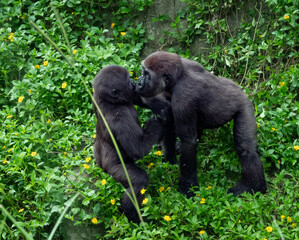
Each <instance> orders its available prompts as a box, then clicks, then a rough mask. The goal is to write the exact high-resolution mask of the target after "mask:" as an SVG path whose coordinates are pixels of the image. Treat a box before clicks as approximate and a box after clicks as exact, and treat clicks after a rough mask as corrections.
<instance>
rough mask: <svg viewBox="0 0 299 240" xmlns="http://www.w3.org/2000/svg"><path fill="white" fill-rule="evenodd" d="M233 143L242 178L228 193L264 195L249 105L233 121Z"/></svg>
mask: <svg viewBox="0 0 299 240" xmlns="http://www.w3.org/2000/svg"><path fill="white" fill-rule="evenodd" d="M234 141H235V148H236V152H237V154H238V156H239V158H240V161H241V166H242V178H241V180H240V181H239V182H238V183H237V184H236V186H234V187H232V188H230V189H229V190H228V193H233V195H234V196H237V195H239V194H241V193H243V192H249V193H256V192H262V193H265V192H266V190H267V187H266V182H265V176H264V170H263V165H262V162H261V160H260V157H259V155H258V153H257V143H256V121H255V117H254V110H253V106H252V104H251V103H248V105H247V106H245V107H244V110H243V111H242V112H239V113H238V114H237V115H236V117H235V119H234Z"/></svg>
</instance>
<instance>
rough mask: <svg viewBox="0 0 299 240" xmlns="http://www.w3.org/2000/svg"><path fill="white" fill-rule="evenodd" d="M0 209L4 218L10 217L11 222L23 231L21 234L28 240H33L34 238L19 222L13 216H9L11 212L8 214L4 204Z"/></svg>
mask: <svg viewBox="0 0 299 240" xmlns="http://www.w3.org/2000/svg"><path fill="white" fill-rule="evenodd" d="M0 209H1V210H2V213H3V215H4V216H6V217H8V218H9V220H10V221H12V223H13V224H14V225H15V226H16V227H17V228H18V229H19V230H20V231H21V233H22V234H23V235H24V236H25V237H26V239H27V240H33V237H32V236H31V235H30V234H29V233H27V232H26V230H25V229H24V228H23V227H22V226H21V225H20V223H19V222H17V221H16V220H15V219H14V218H13V216H11V215H10V214H9V212H7V210H6V209H5V208H4V206H3V205H2V204H0Z"/></svg>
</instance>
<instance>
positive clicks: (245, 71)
mask: <svg viewBox="0 0 299 240" xmlns="http://www.w3.org/2000/svg"><path fill="white" fill-rule="evenodd" d="M254 8H255V9H256V10H257V11H258V13H259V17H258V19H257V22H256V26H255V29H254V33H253V41H252V44H251V46H250V49H249V51H248V54H247V60H246V66H245V70H244V75H243V78H242V80H241V82H240V85H242V83H243V80H244V78H245V76H246V73H247V69H248V62H249V54H250V52H251V49H252V47H253V44H254V41H255V36H256V30H257V27H258V25H259V21H260V19H261V16H262V14H261V11H262V4H261V3H260V10H258V9H257V8H256V7H254Z"/></svg>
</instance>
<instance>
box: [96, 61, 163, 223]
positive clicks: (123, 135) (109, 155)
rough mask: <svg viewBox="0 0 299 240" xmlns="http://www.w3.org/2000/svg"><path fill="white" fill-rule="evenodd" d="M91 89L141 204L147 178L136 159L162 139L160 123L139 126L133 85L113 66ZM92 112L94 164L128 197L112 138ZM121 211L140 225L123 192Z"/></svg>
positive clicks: (149, 121)
mask: <svg viewBox="0 0 299 240" xmlns="http://www.w3.org/2000/svg"><path fill="white" fill-rule="evenodd" d="M93 87H94V98H95V100H96V102H97V104H98V105H99V107H100V109H101V111H102V112H103V114H104V116H105V119H106V121H107V123H108V125H109V127H110V128H111V131H112V133H113V135H114V137H115V139H116V141H117V144H118V147H119V148H120V151H121V154H122V157H123V159H124V161H125V165H126V168H127V171H128V173H129V176H130V179H131V182H132V185H133V188H134V191H135V194H136V197H137V200H138V204H139V205H140V204H141V202H142V200H143V195H142V194H141V193H140V190H141V189H142V188H146V187H147V185H148V182H149V177H148V175H147V173H146V172H145V171H143V170H142V169H140V168H139V167H137V166H136V165H135V160H137V159H139V158H142V157H143V156H144V155H146V154H147V153H148V152H149V151H150V149H151V148H152V145H153V144H155V143H157V142H158V141H159V139H160V138H162V136H161V135H162V132H163V131H162V130H163V129H162V128H163V127H162V124H161V123H160V120H158V119H154V118H151V119H149V120H148V122H147V126H146V128H145V129H142V128H141V127H140V125H139V122H138V116H137V112H136V109H135V107H134V105H133V99H134V98H135V97H134V95H135V86H134V85H133V84H132V82H131V80H130V78H129V73H128V72H127V70H126V69H125V68H122V67H119V66H115V65H112V66H108V67H105V68H103V69H102V70H101V71H100V72H99V73H98V74H97V75H96V77H95V79H94V83H93ZM94 111H95V113H96V117H97V124H96V141H95V144H94V156H95V159H96V162H97V164H98V165H99V166H100V167H101V168H102V169H103V170H104V171H105V172H107V173H108V174H110V175H111V176H112V177H113V178H114V179H115V180H116V181H118V182H120V183H121V184H122V185H123V186H124V187H125V188H126V189H127V191H128V192H129V193H130V194H131V190H130V188H129V185H128V182H127V179H126V176H125V173H124V170H123V167H122V165H121V162H120V160H119V157H118V155H117V152H116V150H115V147H114V145H113V143H112V141H111V137H110V135H109V133H108V131H107V129H106V127H105V125H104V123H103V120H102V119H101V116H100V114H99V112H98V111H97V110H96V107H95V105H94ZM121 208H122V211H123V212H124V213H125V215H126V216H127V218H128V219H129V220H132V221H134V222H137V223H138V222H139V217H138V214H137V211H136V210H135V208H134V205H133V204H132V202H131V200H130V199H129V197H128V196H127V194H126V193H124V194H123V197H122V200H121Z"/></svg>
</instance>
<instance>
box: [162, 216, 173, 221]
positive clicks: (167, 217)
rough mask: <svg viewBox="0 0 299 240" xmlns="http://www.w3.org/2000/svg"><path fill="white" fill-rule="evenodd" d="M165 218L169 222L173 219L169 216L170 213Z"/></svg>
mask: <svg viewBox="0 0 299 240" xmlns="http://www.w3.org/2000/svg"><path fill="white" fill-rule="evenodd" d="M163 218H164V220H165V221H167V222H169V221H171V217H170V216H168V215H165V216H164V217H163Z"/></svg>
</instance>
